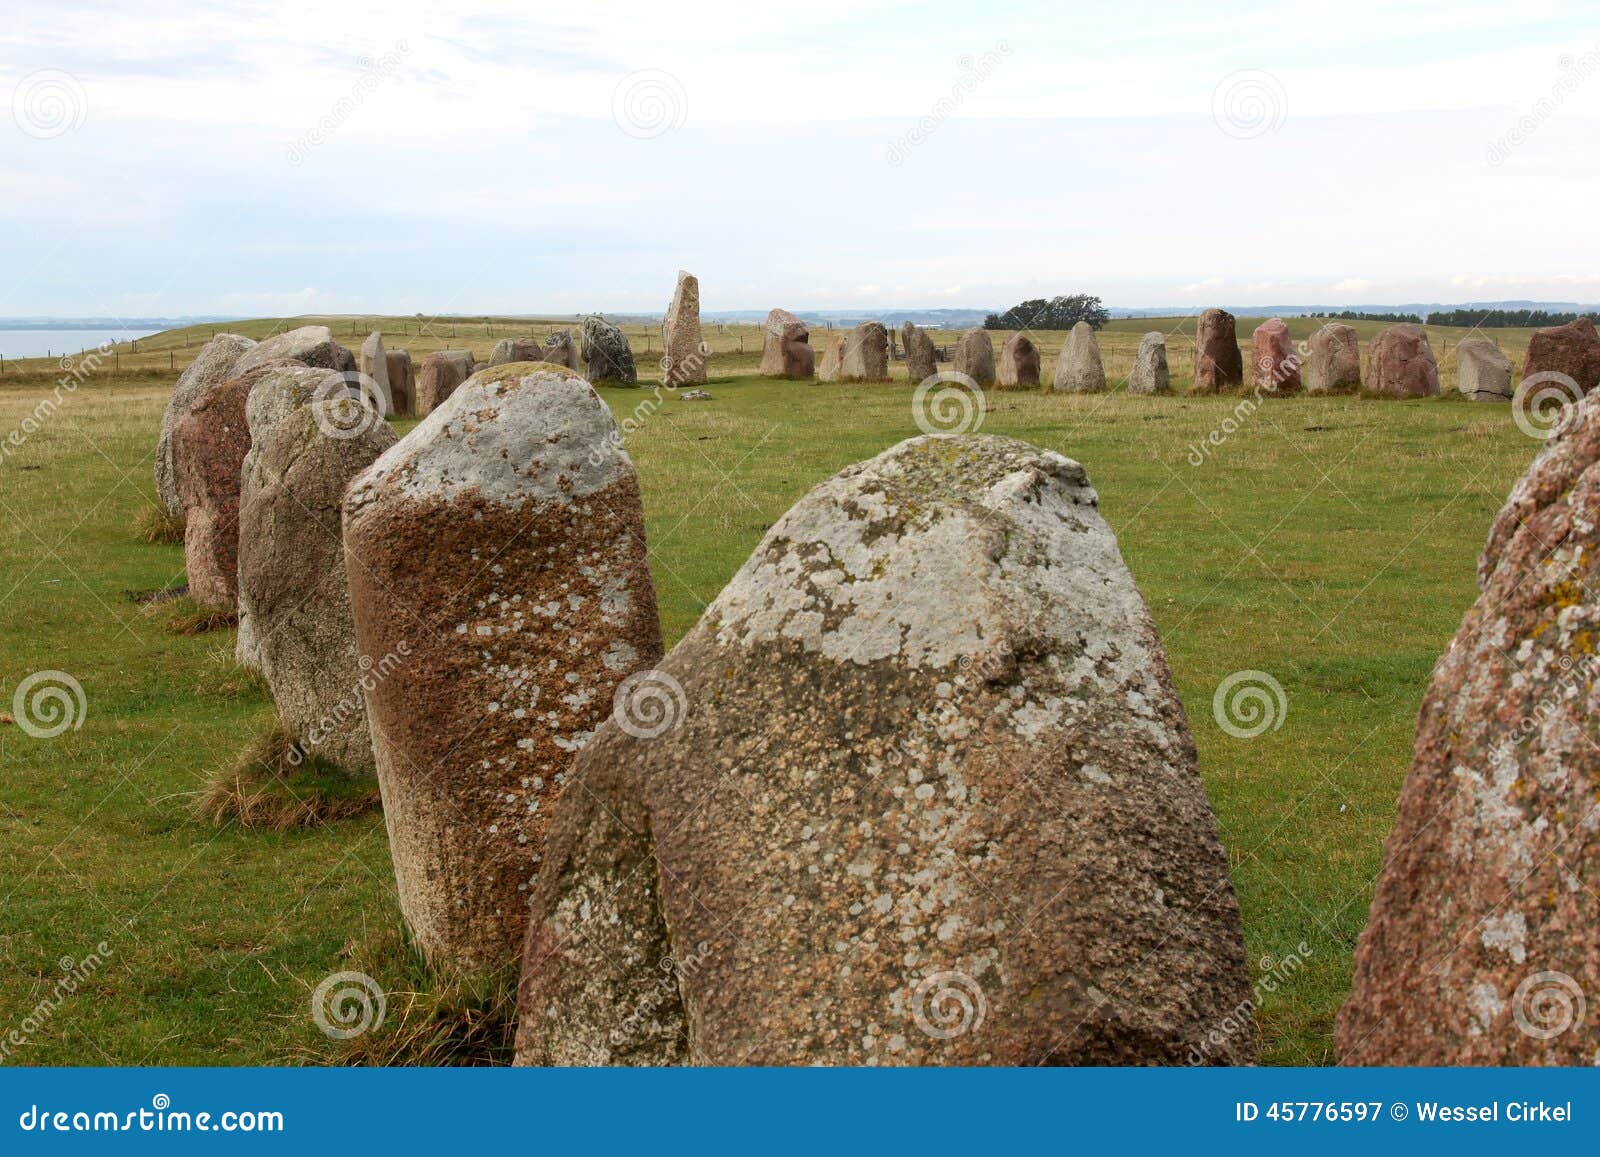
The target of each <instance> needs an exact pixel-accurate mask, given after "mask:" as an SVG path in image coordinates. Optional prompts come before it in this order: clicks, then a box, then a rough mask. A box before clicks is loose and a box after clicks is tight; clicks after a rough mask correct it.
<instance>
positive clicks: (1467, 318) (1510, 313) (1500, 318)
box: [1428, 309, 1584, 329]
mask: <svg viewBox="0 0 1600 1157" xmlns="http://www.w3.org/2000/svg"><path fill="white" fill-rule="evenodd" d="M1582 316H1584V315H1583V314H1581V313H1552V312H1551V311H1550V310H1548V309H1452V310H1451V311H1450V312H1449V313H1430V314H1429V315H1428V324H1429V325H1457V326H1460V327H1462V328H1463V329H1471V328H1473V327H1475V326H1481V327H1482V328H1484V329H1522V328H1529V329H1537V328H1540V327H1543V326H1547V325H1566V324H1567V323H1568V322H1571V321H1576V320H1578V318H1580V317H1582Z"/></svg>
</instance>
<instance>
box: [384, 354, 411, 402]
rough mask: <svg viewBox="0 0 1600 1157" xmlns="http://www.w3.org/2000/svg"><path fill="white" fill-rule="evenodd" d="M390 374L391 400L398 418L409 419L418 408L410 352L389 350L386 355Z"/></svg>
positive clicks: (386, 365) (386, 363) (385, 359)
mask: <svg viewBox="0 0 1600 1157" xmlns="http://www.w3.org/2000/svg"><path fill="white" fill-rule="evenodd" d="M384 361H385V368H386V369H387V370H388V372H389V400H390V401H391V402H393V403H394V412H395V415H396V416H397V417H401V418H407V417H410V416H411V414H412V413H413V412H414V411H415V410H416V408H417V387H416V379H415V378H414V377H413V375H412V370H411V351H410V350H388V351H387V352H385V354H384Z"/></svg>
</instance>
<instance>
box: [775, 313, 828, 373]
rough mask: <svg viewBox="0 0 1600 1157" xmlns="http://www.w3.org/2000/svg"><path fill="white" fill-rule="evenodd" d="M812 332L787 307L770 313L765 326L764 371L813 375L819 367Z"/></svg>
mask: <svg viewBox="0 0 1600 1157" xmlns="http://www.w3.org/2000/svg"><path fill="white" fill-rule="evenodd" d="M816 357H817V355H816V351H815V350H813V349H812V348H811V331H810V330H809V329H808V328H807V327H806V323H805V322H803V321H801V320H800V319H799V318H798V317H796V316H795V315H794V314H792V313H790V312H789V311H788V310H787V309H775V310H773V311H772V312H771V313H769V314H767V320H766V324H765V325H764V326H763V327H762V337H761V373H762V375H763V376H765V377H769V378H809V377H811V375H812V374H813V373H814V372H815V370H816Z"/></svg>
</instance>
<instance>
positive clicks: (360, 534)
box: [344, 363, 661, 973]
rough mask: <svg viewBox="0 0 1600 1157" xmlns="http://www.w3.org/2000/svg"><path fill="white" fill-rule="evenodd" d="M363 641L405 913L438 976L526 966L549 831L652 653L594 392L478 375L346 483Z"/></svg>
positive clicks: (629, 520)
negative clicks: (380, 661)
mask: <svg viewBox="0 0 1600 1157" xmlns="http://www.w3.org/2000/svg"><path fill="white" fill-rule="evenodd" d="M344 542H345V547H346V549H347V550H348V551H349V555H350V566H349V572H350V601H351V609H352V612H353V614H354V618H355V627H356V641H357V646H358V648H359V650H360V652H361V653H362V654H365V655H369V656H379V655H387V654H391V653H398V652H399V650H400V648H401V646H402V645H404V646H406V647H408V648H409V654H408V655H407V658H406V664H405V670H404V674H403V676H402V677H396V678H393V679H387V680H384V681H382V682H379V683H378V684H377V685H376V686H372V687H368V688H366V700H367V713H368V717H369V719H370V721H371V725H372V735H373V746H374V750H375V754H376V757H377V767H378V780H379V784H380V787H381V789H382V792H383V807H384V814H385V818H386V821H387V823H388V827H389V843H390V851H391V853H392V855H393V858H394V867H395V880H396V884H397V886H398V892H399V897H400V908H401V912H402V913H403V914H404V916H405V919H406V922H407V924H408V925H409V926H410V929H411V932H412V934H413V936H414V937H415V939H416V942H417V944H418V945H419V946H420V948H421V949H422V952H423V954H424V955H425V956H426V958H427V959H428V960H429V961H430V962H431V963H432V964H434V965H435V966H436V967H438V968H440V969H441V970H443V971H446V972H462V973H474V972H476V973H494V972H498V971H500V970H503V969H505V968H507V967H508V966H513V965H514V964H515V962H516V960H517V958H518V952H519V949H520V946H521V943H522V935H523V929H524V926H525V924H526V919H527V901H528V896H529V892H530V889H531V888H532V886H533V885H534V884H535V883H536V882H537V881H538V879H539V878H540V877H542V876H543V874H544V871H545V866H544V864H543V862H542V856H543V852H544V836H545V830H546V827H547V825H548V824H549V822H550V817H551V814H552V813H553V812H555V811H556V810H558V809H557V808H556V804H557V801H558V800H559V799H560V798H561V795H562V791H563V788H564V786H565V784H566V783H567V779H568V772H569V768H570V764H571V762H572V759H573V757H574V755H576V754H577V752H579V751H581V750H582V749H583V747H584V746H585V745H586V744H587V743H588V742H589V739H590V737H591V736H592V735H593V733H594V730H595V728H596V727H598V726H599V725H600V723H601V721H602V720H604V719H605V718H606V716H607V715H608V714H609V713H610V712H611V710H612V699H613V696H614V694H615V692H616V690H617V686H618V684H620V683H621V682H622V680H623V679H624V678H625V677H627V676H628V675H630V674H632V673H633V672H634V671H635V670H637V669H639V668H642V667H649V666H650V665H652V664H653V663H655V662H656V660H657V659H658V658H659V657H660V653H661V630H660V626H659V624H658V622H657V618H656V600H655V591H654V588H653V587H652V585H651V582H650V571H649V569H648V567H647V566H646V562H645V553H646V552H645V537H644V516H643V513H642V511H641V508H640V503H639V482H638V477H637V475H636V474H635V472H634V468H633V463H632V462H631V461H630V460H629V459H628V457H627V455H626V453H625V452H623V450H622V448H621V446H620V442H619V440H618V430H617V425H616V423H615V421H613V420H612V417H611V412H610V411H609V410H608V409H607V408H606V406H605V403H604V402H602V401H601V400H600V397H599V395H597V394H596V393H595V391H594V389H593V388H592V387H591V386H590V385H589V383H588V382H586V381H584V380H583V379H582V378H580V377H579V376H578V375H576V374H574V373H571V372H569V371H567V370H563V369H561V368H560V367H557V366H553V365H549V364H546V363H530V364H512V365H507V366H500V367H498V368H495V369H489V370H484V371H482V372H480V373H477V374H475V375H473V376H472V377H471V378H470V379H468V380H467V381H466V382H465V383H464V384H463V385H462V386H461V387H460V388H458V389H457V390H456V391H455V393H453V394H452V395H451V396H450V398H449V400H448V401H446V402H445V403H444V404H443V405H442V406H440V407H439V408H438V409H436V410H434V411H433V412H432V413H431V414H429V415H428V416H427V417H426V418H424V419H423V420H422V422H421V423H420V424H419V425H418V426H417V427H416V429H414V430H412V431H411V433H410V434H408V435H407V436H406V437H405V438H404V439H403V440H402V441H400V442H398V443H396V444H395V445H394V446H393V447H391V448H390V449H389V450H388V451H387V452H386V453H385V454H384V455H383V456H382V457H381V458H379V459H378V461H377V462H375V463H374V464H373V465H372V467H371V468H370V469H368V470H367V471H366V472H365V473H363V474H361V475H360V476H359V477H358V478H356V479H355V481H354V482H353V483H352V484H351V486H350V489H349V491H348V493H347V497H346V499H345V515H344Z"/></svg>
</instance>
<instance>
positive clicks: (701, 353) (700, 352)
mask: <svg viewBox="0 0 1600 1157" xmlns="http://www.w3.org/2000/svg"><path fill="white" fill-rule="evenodd" d="M661 349H662V356H661V365H662V379H661V380H662V381H663V382H664V383H665V384H667V385H669V386H696V385H703V384H704V383H705V380H706V361H707V358H708V356H709V354H710V350H709V347H707V346H706V345H705V343H704V341H703V340H702V339H701V336H700V279H699V278H697V277H696V276H695V275H694V274H692V273H685V272H684V271H683V270H681V269H680V270H678V285H677V288H676V289H674V290H673V291H672V302H671V304H670V305H668V306H667V313H666V316H665V317H663V318H662V319H661Z"/></svg>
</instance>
